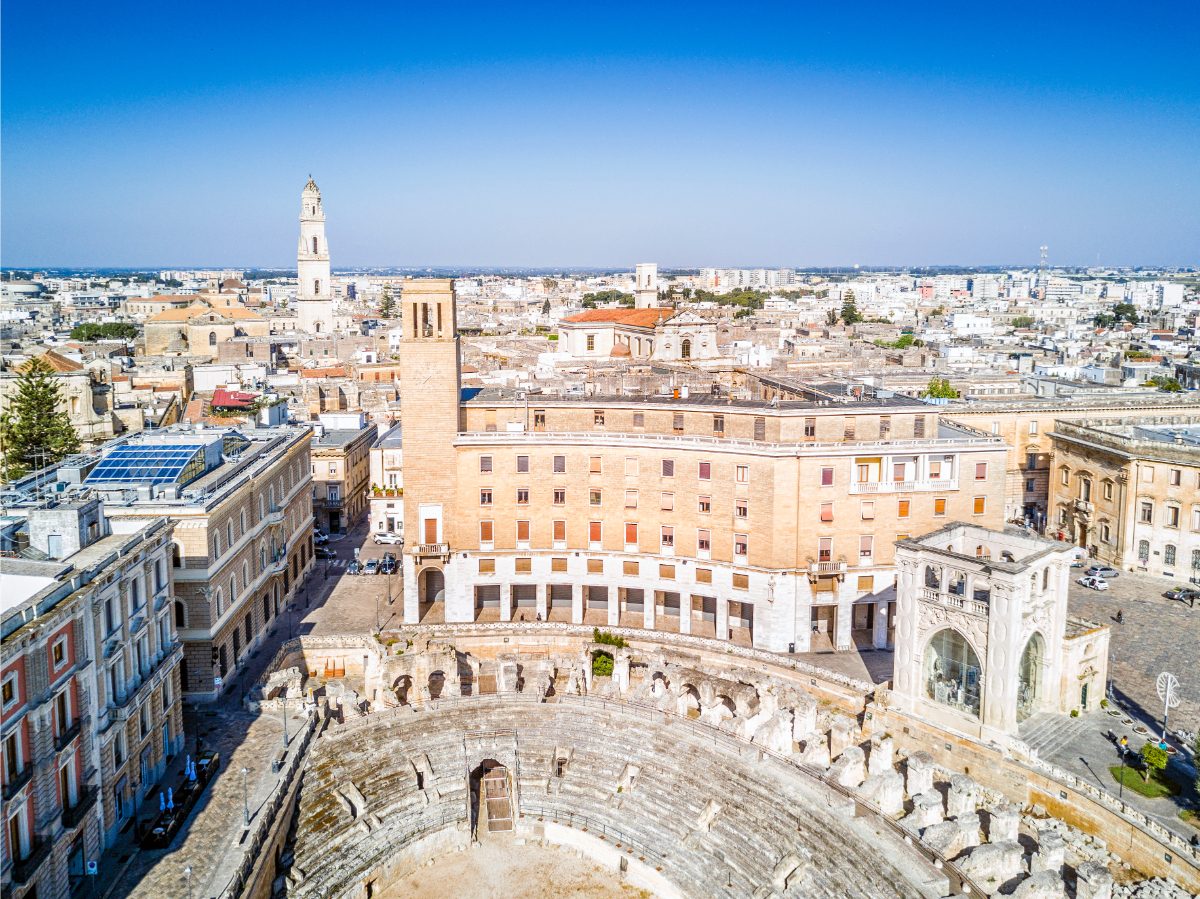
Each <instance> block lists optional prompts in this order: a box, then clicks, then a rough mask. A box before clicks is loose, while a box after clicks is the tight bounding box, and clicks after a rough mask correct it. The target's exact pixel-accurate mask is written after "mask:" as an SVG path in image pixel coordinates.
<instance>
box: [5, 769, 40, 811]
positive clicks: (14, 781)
mask: <svg viewBox="0 0 1200 899" xmlns="http://www.w3.org/2000/svg"><path fill="white" fill-rule="evenodd" d="M32 779H33V765H32V764H31V763H29V762H26V763H25V766H24V767H23V768H22V769H21V770H20V771H18V772H17V773H16V774H15V775H14V776H13V777H12V778H10V779H8V780H6V781H5V782H4V794H3V795H4V801H5V802H11V801H12V798H13V797H14V796H16V795H17V794H18V793H19V792H21V789H22V787H24V786H25V784H27V783H29V781H30V780H32Z"/></svg>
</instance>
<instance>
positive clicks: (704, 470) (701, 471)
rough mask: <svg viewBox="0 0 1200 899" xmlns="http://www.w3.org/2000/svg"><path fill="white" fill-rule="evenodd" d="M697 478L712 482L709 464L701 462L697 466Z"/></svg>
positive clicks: (710, 464) (710, 465)
mask: <svg viewBox="0 0 1200 899" xmlns="http://www.w3.org/2000/svg"><path fill="white" fill-rule="evenodd" d="M697 476H698V477H699V478H700V480H702V481H711V480H712V463H711V462H701V463H700V464H699V466H698V472H697Z"/></svg>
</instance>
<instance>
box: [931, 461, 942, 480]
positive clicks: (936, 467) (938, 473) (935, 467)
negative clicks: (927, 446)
mask: <svg viewBox="0 0 1200 899" xmlns="http://www.w3.org/2000/svg"><path fill="white" fill-rule="evenodd" d="M941 479H942V463H941V462H930V463H929V480H931V481H940V480H941Z"/></svg>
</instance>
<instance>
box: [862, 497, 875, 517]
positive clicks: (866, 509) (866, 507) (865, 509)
mask: <svg viewBox="0 0 1200 899" xmlns="http://www.w3.org/2000/svg"><path fill="white" fill-rule="evenodd" d="M859 512H860V513H861V514H862V518H863V521H870V520H871V519H873V518H874V517H875V503H874V501H873V500H867V501H865V502H862V503H860V504H859Z"/></svg>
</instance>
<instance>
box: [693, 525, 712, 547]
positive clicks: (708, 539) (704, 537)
mask: <svg viewBox="0 0 1200 899" xmlns="http://www.w3.org/2000/svg"><path fill="white" fill-rule="evenodd" d="M696 549H698V550H700V552H708V551H709V550H710V549H712V533H711V532H710V531H709V530H708V529H707V528H701V529H700V530H698V531H696Z"/></svg>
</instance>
